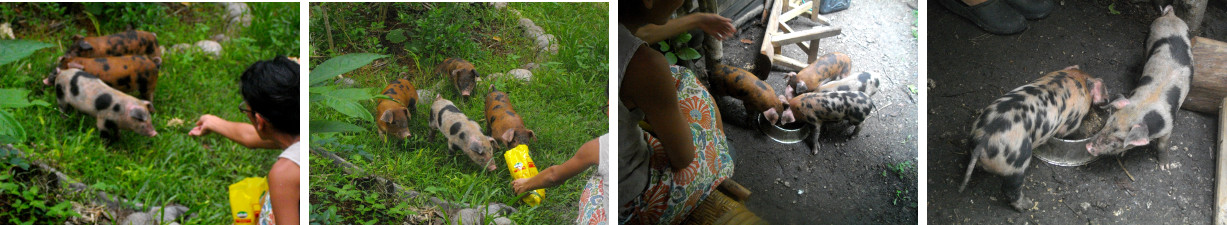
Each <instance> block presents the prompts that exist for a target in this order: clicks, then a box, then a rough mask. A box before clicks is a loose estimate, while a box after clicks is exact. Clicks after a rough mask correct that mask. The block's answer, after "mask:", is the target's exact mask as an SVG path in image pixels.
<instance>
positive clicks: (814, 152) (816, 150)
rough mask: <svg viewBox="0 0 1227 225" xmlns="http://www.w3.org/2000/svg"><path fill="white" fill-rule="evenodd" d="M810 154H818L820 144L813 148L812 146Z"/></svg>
mask: <svg viewBox="0 0 1227 225" xmlns="http://www.w3.org/2000/svg"><path fill="white" fill-rule="evenodd" d="M810 154H813V155H818V146H817V145H814V147H813V148H810Z"/></svg>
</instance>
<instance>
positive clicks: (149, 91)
mask: <svg viewBox="0 0 1227 225" xmlns="http://www.w3.org/2000/svg"><path fill="white" fill-rule="evenodd" d="M59 62H60V66H59V68H60V69H69V68H75V69H81V70H82V71H85V72H86V73H89V74H92V75H94V76H97V77H98V78H100V79H102V82H105V83H106V84H107V85H110V86H111V87H112V88H115V89H118V90H119V91H122V92H125V93H132V94H135V93H137V92H140V94H141V95H140V96H141V98H142V99H145V100H149V101H153V93H154V89H157V86H158V64H157V63H156V62H154V61H153V60H151V59H149V58H148V57H145V56H141V55H129V56H106V57H98V58H86V57H73V56H71V55H66V56H62V57H60V60H59ZM50 81H51V80H50V79H48V80H44V81H43V83H46V84H50Z"/></svg>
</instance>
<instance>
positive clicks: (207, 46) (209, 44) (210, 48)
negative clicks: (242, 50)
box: [196, 40, 222, 58]
mask: <svg viewBox="0 0 1227 225" xmlns="http://www.w3.org/2000/svg"><path fill="white" fill-rule="evenodd" d="M196 48H197V49H199V50H200V51H201V52H204V53H208V54H209V55H212V56H213V57H214V58H221V57H222V44H219V43H217V42H216V41H211V40H201V41H197V42H196Z"/></svg>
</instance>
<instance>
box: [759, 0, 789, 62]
mask: <svg viewBox="0 0 1227 225" xmlns="http://www.w3.org/2000/svg"><path fill="white" fill-rule="evenodd" d="M784 1H786V0H774V1H771V2H772V4H771V11H767V12H766V13H764V14H763V15H767V16H768V17H767V23H766V24H767V29H766V30H765V31H764V32H765V33H766V34H764V35H763V40H771V38H772V36H774V35H772V34H774V33H776V32H778V31H779V30H780V24H779V22H777V19H779V17H780V15H779V12H780V7H783V6H782V5H780V4H783V3H784ZM759 52H760V53H762V54H763V55H766V56H767V58H774V56H775V53H777V52H779V51H775V45H774V44H772V43H771V42H768V41H764V42H763V46H762V47H759ZM771 62H773V63H774V62H775V60H774V59H772V60H771ZM767 66H771V65H767Z"/></svg>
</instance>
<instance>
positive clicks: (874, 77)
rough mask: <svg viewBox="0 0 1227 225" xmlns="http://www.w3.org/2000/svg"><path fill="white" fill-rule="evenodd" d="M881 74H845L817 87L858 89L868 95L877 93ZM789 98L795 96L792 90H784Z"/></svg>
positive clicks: (835, 89) (826, 89) (842, 89)
mask: <svg viewBox="0 0 1227 225" xmlns="http://www.w3.org/2000/svg"><path fill="white" fill-rule="evenodd" d="M880 77H881V76H879V75H878V74H877V73H870V72H860V73H857V74H856V75H854V76H846V77H844V78H842V79H839V80H835V81H830V82H827V83H825V84H822V86H819V87H818V89H817V90H818V91H819V92H824V91H859V92H862V93H865V95H867V96H869V97H873V94H876V93H878V86H879V85H881V83H882V81H881V78H880ZM784 94H785V95H787V96H788V98H789V99H791V98H793V97H796V96H794V95H793V92H792V91H786V92H784Z"/></svg>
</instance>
